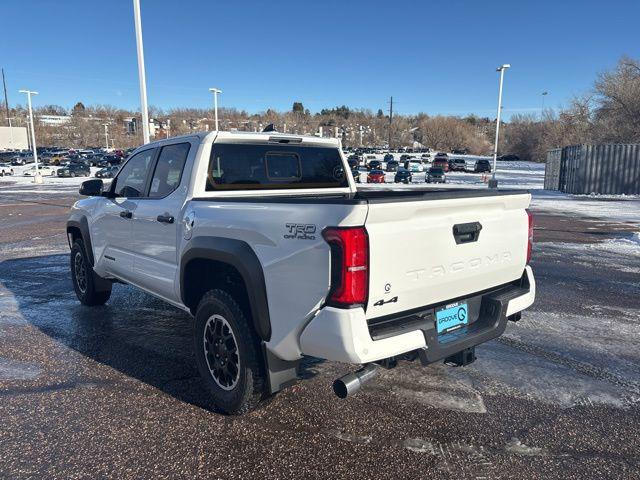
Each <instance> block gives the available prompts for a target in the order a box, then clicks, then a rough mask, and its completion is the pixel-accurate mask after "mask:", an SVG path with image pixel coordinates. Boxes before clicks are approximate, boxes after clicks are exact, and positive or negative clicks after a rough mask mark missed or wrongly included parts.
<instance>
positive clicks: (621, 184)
mask: <svg viewBox="0 0 640 480" xmlns="http://www.w3.org/2000/svg"><path fill="white" fill-rule="evenodd" d="M544 188H546V189H548V190H560V191H562V192H566V193H577V194H589V193H602V194H626V195H638V194H640V145H638V144H635V145H621V144H607V145H571V146H568V147H564V148H557V149H554V150H549V151H548V152H547V165H546V168H545V176H544Z"/></svg>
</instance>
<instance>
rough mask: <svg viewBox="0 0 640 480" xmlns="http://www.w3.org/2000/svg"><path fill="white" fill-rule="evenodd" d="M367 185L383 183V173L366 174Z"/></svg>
mask: <svg viewBox="0 0 640 480" xmlns="http://www.w3.org/2000/svg"><path fill="white" fill-rule="evenodd" d="M367 183H384V172H383V171H382V170H370V171H369V173H368V174H367Z"/></svg>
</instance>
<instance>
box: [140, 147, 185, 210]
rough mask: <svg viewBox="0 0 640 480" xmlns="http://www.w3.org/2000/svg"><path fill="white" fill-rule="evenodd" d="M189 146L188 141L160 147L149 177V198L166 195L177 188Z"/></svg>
mask: <svg viewBox="0 0 640 480" xmlns="http://www.w3.org/2000/svg"><path fill="white" fill-rule="evenodd" d="M190 147H191V144H190V143H176V144H175V145H167V146H165V147H162V150H160V155H159V157H158V162H157V163H156V168H155V171H154V172H153V178H152V179H151V188H150V190H149V197H150V198H163V197H166V196H167V195H169V194H170V193H171V192H173V191H174V190H175V189H176V188H178V186H179V185H180V180H181V179H182V169H183V168H184V164H185V163H186V161H187V155H189V148H190Z"/></svg>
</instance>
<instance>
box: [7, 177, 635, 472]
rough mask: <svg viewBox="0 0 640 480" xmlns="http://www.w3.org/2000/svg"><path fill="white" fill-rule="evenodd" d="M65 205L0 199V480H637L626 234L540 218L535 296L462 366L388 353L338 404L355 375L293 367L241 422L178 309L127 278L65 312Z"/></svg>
mask: <svg viewBox="0 0 640 480" xmlns="http://www.w3.org/2000/svg"><path fill="white" fill-rule="evenodd" d="M47 188H48V189H51V188H54V187H51V186H49V187H47ZM74 198H75V195H74V194H72V193H70V192H68V191H66V190H65V191H63V190H61V191H60V192H59V193H58V194H51V193H46V194H45V193H43V194H39V193H38V192H37V189H36V190H35V193H34V192H32V191H31V190H29V191H27V192H20V191H18V192H17V193H15V192H14V193H10V194H2V191H0V225H2V228H0V478H99V477H112V478H141V477H155V478H193V477H196V476H198V477H204V478H243V479H246V478H265V477H267V478H305V479H306V478H328V477H329V478H352V479H359V478H363V479H371V478H393V479H398V478H452V479H466V478H490V479H496V478H544V479H549V478H561V479H571V478H576V479H584V478H598V479H599V478H607V479H614V478H615V479H617V478H620V479H623V478H624V479H630V478H640V453H639V452H640V427H639V426H638V425H640V304H639V300H638V298H640V285H639V279H640V254H639V252H640V250H639V249H638V248H640V247H638V248H634V243H633V240H632V239H633V235H634V232H635V231H637V229H636V230H634V228H635V227H633V226H632V225H629V224H625V223H610V222H607V221H606V220H603V219H598V220H594V219H587V218H582V217H576V216H575V215H573V214H572V215H563V214H561V213H557V214H553V215H547V214H545V213H544V212H539V213H538V214H537V220H536V225H537V229H536V232H535V236H536V242H537V243H536V246H535V249H534V260H533V268H534V271H535V274H536V277H537V282H538V298H537V301H536V303H535V305H534V307H533V308H532V309H530V310H529V311H527V312H526V313H525V314H524V315H523V319H522V320H521V321H520V322H518V323H517V324H509V326H508V327H507V331H506V333H505V335H504V336H503V337H501V338H500V339H497V340H495V341H492V342H489V343H487V344H484V345H482V346H481V347H479V348H478V349H477V356H478V361H477V362H475V363H474V364H472V365H470V366H467V367H465V368H450V367H445V366H444V365H442V364H438V365H433V366H430V367H427V368H423V367H421V366H419V365H418V364H416V363H402V364H400V366H399V367H398V368H396V369H394V370H390V371H384V372H383V373H382V374H381V375H380V376H379V378H378V379H377V380H376V381H374V382H372V383H371V384H369V385H367V387H365V388H364V389H363V391H362V392H360V393H358V394H357V395H356V396H354V397H352V398H350V399H348V400H340V399H338V398H336V397H335V396H334V395H333V393H332V390H331V382H332V381H333V380H334V379H335V378H336V377H337V376H340V375H342V374H344V373H347V372H348V371H350V370H351V368H352V367H350V366H348V365H342V364H337V363H330V362H323V361H320V360H317V359H312V358H308V359H306V360H305V362H304V365H303V369H302V372H301V374H302V375H301V376H302V377H303V380H301V381H300V382H299V383H298V384H296V385H295V386H293V387H291V388H289V389H287V390H285V391H283V392H281V393H280V394H278V395H277V396H276V397H275V398H273V399H271V400H270V401H269V402H267V403H266V404H265V405H263V406H262V407H261V408H259V409H258V410H257V411H255V412H253V413H251V414H249V415H246V416H244V417H242V418H236V417H226V416H223V415H220V414H218V413H215V412H214V411H212V410H211V405H210V404H209V401H208V398H207V395H206V393H205V391H204V390H203V388H202V387H201V385H200V381H199V377H198V374H197V372H196V369H195V366H194V358H193V351H192V339H191V318H190V317H189V316H188V315H187V314H185V313H184V312H182V311H179V310H177V309H175V308H173V307H171V306H168V305H166V304H164V303H162V302H160V301H158V300H156V299H154V298H152V297H150V296H148V295H146V294H144V293H141V292H139V291H137V290H135V289H133V288H131V287H128V286H124V285H116V286H115V287H114V292H113V295H112V298H111V300H110V301H109V302H108V304H107V306H105V307H99V308H87V307H82V306H81V305H80V304H79V303H78V301H77V300H76V298H75V295H74V293H73V288H72V286H71V282H70V279H69V274H68V247H67V246H66V239H65V235H64V222H65V219H66V213H67V210H68V206H69V205H70V204H71V203H72V202H73V201H74Z"/></svg>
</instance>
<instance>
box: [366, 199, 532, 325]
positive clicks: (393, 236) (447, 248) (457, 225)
mask: <svg viewBox="0 0 640 480" xmlns="http://www.w3.org/2000/svg"><path fill="white" fill-rule="evenodd" d="M530 199H531V196H530V195H529V193H528V192H517V193H513V192H511V193H509V194H500V193H497V194H493V195H487V194H479V195H478V196H473V195H470V194H468V193H467V194H465V195H461V196H460V197H456V196H455V195H451V196H450V198H442V197H441V196H434V199H430V198H429V194H425V195H423V196H421V197H418V198H415V199H413V198H411V197H409V198H401V199H397V200H396V199H394V198H393V197H391V198H384V197H381V198H378V199H375V198H374V199H371V200H369V211H368V215H367V219H366V223H365V226H366V229H367V232H368V234H369V254H370V257H369V258H370V260H369V300H368V303H367V318H368V319H372V318H377V317H382V316H386V315H393V314H397V313H399V312H405V311H407V310H412V309H417V308H420V307H424V306H426V305H434V304H439V303H445V302H447V301H449V300H453V299H457V298H461V297H465V296H467V295H470V294H472V293H476V292H479V291H482V290H486V289H489V288H492V287H496V286H499V285H503V284H505V283H508V282H511V281H514V280H517V279H519V278H520V276H521V275H522V272H523V270H524V267H525V263H526V256H527V239H528V219H527V213H526V211H525V209H526V208H527V207H528V205H529V202H530Z"/></svg>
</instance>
